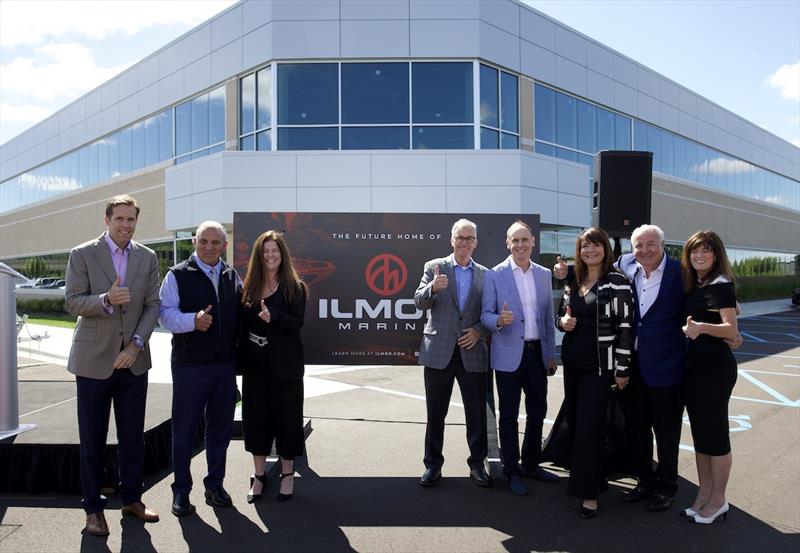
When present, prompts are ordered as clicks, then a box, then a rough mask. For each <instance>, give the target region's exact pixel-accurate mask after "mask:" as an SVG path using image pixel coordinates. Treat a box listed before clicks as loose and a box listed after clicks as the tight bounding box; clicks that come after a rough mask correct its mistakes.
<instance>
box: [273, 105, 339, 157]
mask: <svg viewBox="0 0 800 553" xmlns="http://www.w3.org/2000/svg"><path fill="white" fill-rule="evenodd" d="M279 113H280V112H279ZM278 149H279V150H338V149H339V129H338V128H337V127H310V128H302V127H301V128H286V127H284V128H279V129H278Z"/></svg>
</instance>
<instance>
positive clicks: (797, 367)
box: [783, 365, 800, 369]
mask: <svg viewBox="0 0 800 553" xmlns="http://www.w3.org/2000/svg"><path fill="white" fill-rule="evenodd" d="M783 368H784V369H800V365H784V366H783Z"/></svg>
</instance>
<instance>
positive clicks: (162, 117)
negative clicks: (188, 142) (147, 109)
mask: <svg viewBox="0 0 800 553" xmlns="http://www.w3.org/2000/svg"><path fill="white" fill-rule="evenodd" d="M172 157H173V153H172V110H171V109H168V110H166V111H162V112H161V113H160V114H159V116H158V160H159V161H164V160H165V159H170V158H172Z"/></svg>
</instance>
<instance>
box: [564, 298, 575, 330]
mask: <svg viewBox="0 0 800 553" xmlns="http://www.w3.org/2000/svg"><path fill="white" fill-rule="evenodd" d="M577 324H578V319H576V318H575V317H573V316H572V308H571V307H570V306H569V305H568V306H567V312H566V313H565V314H564V316H563V317H561V328H562V329H564V332H570V331H572V330H575V326H576V325H577Z"/></svg>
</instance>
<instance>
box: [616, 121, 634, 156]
mask: <svg viewBox="0 0 800 553" xmlns="http://www.w3.org/2000/svg"><path fill="white" fill-rule="evenodd" d="M614 148H615V149H617V150H630V149H631V120H630V119H628V118H627V117H625V116H623V115H619V114H614Z"/></svg>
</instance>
